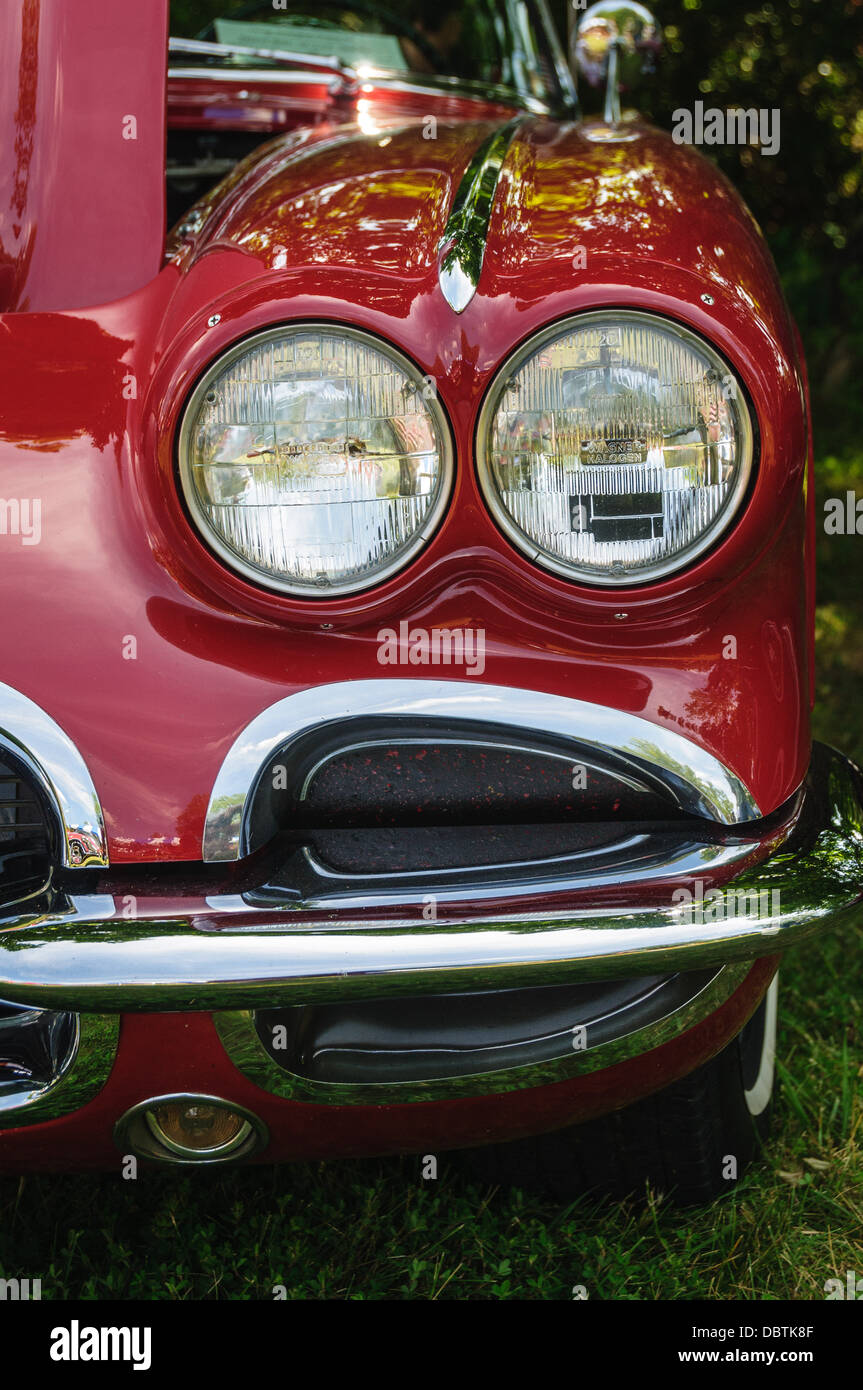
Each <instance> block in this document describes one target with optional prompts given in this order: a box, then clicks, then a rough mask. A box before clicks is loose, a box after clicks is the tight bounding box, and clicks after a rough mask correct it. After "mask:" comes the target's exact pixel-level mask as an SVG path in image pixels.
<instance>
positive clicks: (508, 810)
mask: <svg viewBox="0 0 863 1390" xmlns="http://www.w3.org/2000/svg"><path fill="white" fill-rule="evenodd" d="M574 18H575V19H576V21H577V28H576V29H575V32H574V34H573V45H572V47H573V54H574V60H573V61H574V67H575V68H576V69H577V70H580V72H581V73H582V74H584V78H585V80H593V81H596V82H599V83H600V84H604V86H605V109H604V112H603V116H602V117H601V118H600V117H596V118H592V119H586V118H584V117H583V116H582V115H581V113H580V109H579V104H578V98H577V93H576V86H575V83H574V79H573V76H572V70H571V68H570V66H569V64H568V62H567V59H566V57H565V54H564V50H563V45H562V43H561V41H560V40H559V38H558V36H557V34H556V32H555V30H554V27H553V25H552V23H551V20H550V18H549V13H548V10H547V7H546V4H545V0H495V2H494V3H493V0H463V3H452V2H451V0H404V2H403V3H396V0H388V3H378V2H377V0H347V2H346V3H329V0H314V3H312V2H311V0H285V3H263V4H251V5H249V6H247V7H246V10H245V11H244V12H241V13H239V14H237V13H236V12H235V13H234V14H233V16H232V17H231V18H229V19H225V20H219V19H216V20H215V21H214V22H213V23H212V24H211V25H210V26H208V29H207V30H206V31H205V32H204V33H203V34H202V35H201V36H199V38H198V39H195V40H187V39H183V40H176V39H171V40H170V41H169V40H168V6H167V3H164V0H149V3H148V4H147V5H145V6H140V5H135V6H130V5H120V4H117V3H116V0H62V2H61V0H5V3H4V4H3V6H2V14H0V37H2V43H0V68H2V78H3V80H2V82H0V130H2V133H3V136H4V139H3V141H2V150H0V171H2V185H3V186H2V199H0V311H2V317H0V329H2V332H0V382H2V398H0V494H2V496H0V547H2V552H3V564H2V568H0V604H2V614H3V644H2V670H0V678H2V684H0V757H2V764H3V767H2V777H0V851H2V853H0V1001H2V1002H0V1168H2V1169H4V1170H6V1171H7V1172H9V1171H11V1172H16V1171H19V1172H20V1171H27V1170H40V1169H41V1170H60V1169H88V1168H90V1169H99V1168H102V1169H104V1168H112V1167H117V1168H119V1166H120V1165H121V1164H122V1163H124V1162H128V1161H129V1160H130V1159H131V1158H134V1159H136V1160H145V1161H152V1162H161V1163H165V1164H179V1165H189V1166H191V1165H196V1164H197V1165H214V1164H229V1163H240V1162H246V1161H250V1162H254V1163H270V1162H273V1161H278V1160H288V1159H302V1158H331V1157H332V1158H338V1157H348V1156H352V1155H368V1154H386V1153H417V1154H420V1155H423V1156H426V1158H428V1157H430V1156H432V1155H437V1154H439V1153H440V1152H442V1151H444V1150H456V1149H462V1150H468V1151H470V1152H471V1153H472V1155H473V1161H474V1162H475V1164H476V1165H477V1166H478V1167H479V1169H480V1171H482V1172H485V1173H487V1174H489V1175H492V1176H496V1177H500V1178H509V1179H512V1180H516V1181H527V1180H537V1179H539V1180H542V1181H544V1182H547V1183H550V1184H551V1185H552V1186H553V1187H554V1188H555V1189H556V1190H557V1191H559V1192H560V1193H562V1194H568V1193H570V1192H574V1191H579V1190H583V1189H585V1188H591V1187H592V1188H596V1187H599V1188H602V1189H604V1190H605V1191H609V1192H614V1193H621V1192H628V1191H631V1190H633V1189H636V1188H639V1187H641V1186H642V1185H643V1184H644V1182H645V1181H649V1182H651V1183H653V1184H654V1185H655V1186H659V1187H662V1188H664V1189H666V1190H668V1189H673V1190H674V1192H675V1193H676V1195H677V1198H678V1199H679V1200H681V1201H695V1200H703V1199H707V1198H710V1197H712V1196H713V1195H715V1194H717V1193H721V1192H723V1191H725V1190H727V1189H728V1188H729V1187H730V1186H733V1182H734V1180H735V1178H736V1177H737V1176H739V1174H740V1173H742V1171H743V1169H744V1167H745V1165H746V1163H747V1161H748V1160H749V1159H750V1157H751V1156H752V1154H753V1153H754V1151H755V1149H756V1146H757V1142H758V1139H759V1136H760V1135H762V1134H763V1133H764V1130H765V1126H766V1121H767V1117H768V1114H769V1108H770V1101H771V1094H772V1084H773V1058H774V1042H775V1033H776V970H777V965H778V961H779V958H780V954H781V952H782V951H784V950H785V949H786V948H787V947H788V946H791V945H793V944H794V943H795V942H797V941H799V940H800V939H802V938H804V937H807V936H813V935H814V936H817V935H818V934H820V933H824V932H829V931H832V930H833V929H834V927H835V926H836V924H837V923H838V922H840V921H842V920H843V919H844V918H847V917H850V916H854V915H855V914H858V913H859V911H860V902H861V891H863V862H861V860H863V820H861V777H860V773H859V772H858V770H857V769H856V768H855V767H854V766H853V765H852V764H851V763H849V762H848V761H847V759H845V758H844V757H842V756H841V755H840V754H839V753H836V752H834V751H832V750H830V749H827V748H825V747H821V746H818V745H815V746H813V745H812V742H811V737H810V709H811V701H812V690H813V611H814V609H813V604H814V597H813V595H814V547H813V539H814V520H813V506H812V503H813V498H812V476H811V468H812V464H811V444H810V427H809V413H808V406H807V388H806V376H805V368H804V362H803V356H802V352H801V346H800V341H799V337H798V334H797V332H796V330H795V327H794V324H793V323H792V321H791V319H790V317H789V313H788V309H787V307H786V304H785V301H784V298H783V295H782V291H781V288H780V286H779V284H778V281H777V276H776V272H775V269H774V266H773V263H772V261H771V258H770V255H769V252H768V250H767V247H766V245H765V242H764V240H763V238H762V236H761V234H760V232H759V230H758V228H757V226H756V225H755V223H754V221H753V219H752V217H751V215H750V214H749V212H748V211H747V209H746V208H745V207H744V206H743V204H742V203H741V201H740V199H739V198H738V196H737V194H736V193H735V191H734V189H733V188H732V187H731V186H730V184H729V183H728V182H727V181H726V179H725V178H724V177H723V176H722V175H721V174H720V173H719V172H718V171H717V168H716V167H715V165H714V164H712V163H711V162H710V161H709V160H708V159H706V158H704V157H703V156H702V155H701V154H700V153H699V152H698V151H697V150H696V149H694V148H692V147H691V146H689V145H687V144H686V143H685V141H678V138H677V136H676V135H674V136H672V134H671V133H670V132H669V133H666V132H663V131H661V130H658V129H656V128H654V127H652V126H650V125H648V124H645V123H644V122H642V121H641V120H640V119H639V118H638V116H637V115H635V113H633V112H631V111H629V110H626V109H624V110H621V106H620V90H621V87H623V89H624V90H625V89H626V88H627V86H628V84H629V83H630V82H631V80H632V75H633V73H634V72H635V71H636V70H637V69H640V68H642V67H644V66H646V65H649V64H650V63H651V62H652V59H653V56H654V54H655V52H656V49H657V48H658V45H659V39H660V35H659V31H658V28H657V26H656V25H655V24H654V22H653V21H652V19H651V17H650V15H649V14H648V13H647V12H646V11H645V10H644V9H643V8H642V7H641V6H638V5H634V4H617V3H603V4H600V5H597V6H594V7H593V9H592V10H589V11H587V12H586V13H583V14H582V13H576V14H575V16H574ZM166 151H167V153H166ZM166 226H173V228H174V230H173V231H172V232H171V233H170V235H167V237H166Z"/></svg>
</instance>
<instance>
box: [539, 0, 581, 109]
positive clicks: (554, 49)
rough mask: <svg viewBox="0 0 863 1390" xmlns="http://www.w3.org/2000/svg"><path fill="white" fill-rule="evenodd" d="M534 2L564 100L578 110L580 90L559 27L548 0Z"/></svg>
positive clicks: (570, 106)
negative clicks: (561, 39) (553, 17)
mask: <svg viewBox="0 0 863 1390" xmlns="http://www.w3.org/2000/svg"><path fill="white" fill-rule="evenodd" d="M534 3H535V5H536V8H537V12H538V13H539V22H540V27H541V28H542V31H543V34H544V35H545V41H546V43H547V44H548V48H549V52H550V53H551V58H552V62H553V63H554V70H555V72H556V74H557V80H558V82H559V83H560V90H561V91H562V92H563V97H564V101H565V103H566V105H567V107H568V108H569V110H570V111H573V112H576V111H577V110H578V90H577V88H576V85H575V78H574V77H573V75H572V72H571V70H570V66H569V63H568V62H567V61H566V54H565V53H564V50H563V44H562V43H561V41H560V36H559V35H558V32H557V27H556V25H555V22H554V20H553V19H552V17H551V11H550V9H549V8H548V0H534Z"/></svg>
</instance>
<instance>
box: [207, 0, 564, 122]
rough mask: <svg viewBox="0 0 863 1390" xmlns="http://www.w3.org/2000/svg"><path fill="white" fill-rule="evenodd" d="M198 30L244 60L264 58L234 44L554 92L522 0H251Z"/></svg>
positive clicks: (538, 33)
mask: <svg viewBox="0 0 863 1390" xmlns="http://www.w3.org/2000/svg"><path fill="white" fill-rule="evenodd" d="M198 37H199V38H201V39H205V40H209V41H211V42H215V43H217V44H219V45H224V47H225V58H224V61H225V62H230V63H231V64H232V65H238V66H241V67H261V66H267V65H268V64H267V60H266V59H263V58H261V57H260V56H252V55H250V54H245V55H244V54H240V53H237V52H236V49H238V48H240V49H243V48H249V49H258V50H260V49H271V50H287V51H288V52H290V53H291V54H296V55H298V56H299V55H302V54H308V55H309V57H310V59H311V58H313V57H319V58H320V57H325V58H332V59H336V60H337V61H338V62H339V63H340V64H342V65H344V66H346V67H349V68H353V69H356V68H359V69H360V70H363V69H367V70H370V71H371V72H382V73H397V74H400V75H409V76H411V77H412V78H413V79H414V80H417V78H418V77H420V75H424V76H425V77H426V79H428V78H431V79H435V78H457V79H460V80H462V81H467V82H477V83H482V84H484V85H487V86H495V87H496V86H506V87H513V88H516V89H517V90H519V91H522V92H525V91H526V92H528V93H530V95H532V96H534V97H536V98H538V99H539V100H548V99H549V97H555V96H556V95H557V81H556V73H555V67H554V58H553V55H552V54H551V53H550V51H549V48H548V43H547V38H546V35H545V34H544V33H543V32H542V27H541V26H540V25H538V24H537V22H536V14H535V11H534V5H533V4H532V3H527V0H508V2H507V3H501V0H391V3H389V4H378V3H377V0H353V3H352V4H349V5H340V4H328V3H326V2H325V0H324V3H321V0H286V4H285V7H284V8H281V7H280V8H279V10H278V11H276V12H274V10H273V6H272V3H271V2H270V3H266V4H260V5H257V4H252V5H248V6H246V7H245V8H243V9H240V10H239V11H236V12H235V13H234V14H232V15H229V16H227V17H226V18H224V19H214V20H213V21H212V23H211V24H208V25H207V27H206V29H205V30H203V31H202V32H201V33H200V34H199V35H198ZM232 50H233V51H232Z"/></svg>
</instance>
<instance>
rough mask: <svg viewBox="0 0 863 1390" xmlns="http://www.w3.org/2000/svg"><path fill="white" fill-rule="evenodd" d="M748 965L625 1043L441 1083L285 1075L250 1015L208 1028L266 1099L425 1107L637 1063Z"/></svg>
mask: <svg viewBox="0 0 863 1390" xmlns="http://www.w3.org/2000/svg"><path fill="white" fill-rule="evenodd" d="M752 964H753V962H751V961H745V962H739V963H737V964H735V965H727V966H723V967H721V968H720V969H719V970H718V971H717V973H716V974H715V975H714V976H713V978H712V979H711V980H709V981H708V982H707V983H706V984H705V985H703V986H702V988H701V989H700V990H698V992H697V993H696V994H695V995H693V997H692V998H690V999H688V1000H687V1001H686V1002H685V1003H684V1004H682V1005H680V1006H679V1007H677V1008H675V1009H672V1010H671V1012H669V1013H667V1014H665V1015H664V1017H662V1018H659V1019H656V1020H654V1021H653V1022H652V1023H649V1024H647V1025H646V1026H645V1027H642V1028H637V1029H635V1030H633V1031H632V1032H630V1033H625V1034H624V1035H623V1036H622V1037H619V1038H612V1039H609V1041H608V1042H605V1043H598V1044H597V1045H596V1046H595V1047H586V1048H584V1049H583V1050H581V1051H576V1050H574V1049H573V1050H572V1051H571V1052H570V1053H568V1054H567V1056H565V1057H556V1058H554V1059H552V1060H549V1061H544V1062H535V1063H533V1064H530V1065H526V1066H524V1065H523V1066H519V1067H506V1068H501V1069H498V1070H496V1071H487V1072H475V1073H474V1074H473V1075H471V1076H460V1077H447V1078H441V1079H439V1080H426V1081H396V1082H364V1083H357V1084H350V1083H346V1082H335V1083H333V1082H322V1081H311V1080H309V1079H308V1078H307V1077H302V1076H297V1075H296V1074H295V1073H292V1072H289V1071H286V1070H283V1069H282V1068H281V1067H280V1066H278V1064H277V1063H276V1062H274V1061H273V1059H272V1057H270V1056H269V1055H268V1053H267V1050H266V1048H265V1047H264V1045H263V1043H262V1042H261V1040H260V1038H259V1037H258V1034H257V1031H256V1029H255V1022H254V1015H253V1011H252V1010H248V1009H246V1010H235V1011H232V1012H227V1013H216V1014H214V1015H213V1022H214V1023H215V1025H216V1030H217V1032H218V1034H219V1037H220V1039H221V1041H222V1045H223V1047H224V1049H225V1051H226V1052H227V1054H228V1056H229V1057H230V1059H231V1061H232V1062H233V1064H234V1066H235V1067H236V1068H237V1070H238V1071H241V1072H242V1073H243V1075H244V1076H245V1077H247V1078H248V1079H249V1081H252V1082H254V1084H255V1085H256V1086H260V1088H261V1090H263V1091H267V1092H268V1093H269V1094H270V1095H275V1096H279V1097H282V1098H284V1099H287V1100H295V1101H305V1102H310V1103H312V1104H314V1105H402V1104H406V1103H407V1104H409V1103H411V1102H417V1101H419V1102H422V1101H428V1100H452V1099H455V1098H464V1097H468V1096H487V1095H499V1094H501V1093H503V1092H508V1091H521V1090H525V1089H527V1088H528V1087H531V1086H550V1085H553V1084H554V1083H555V1082H557V1081H567V1080H569V1079H570V1078H571V1077H574V1076H584V1075H586V1074H587V1073H589V1072H594V1071H602V1070H603V1068H605V1067H613V1066H617V1065H618V1063H620V1062H625V1061H627V1060H628V1059H629V1058H631V1057H638V1056H640V1055H641V1054H642V1053H645V1052H649V1051H651V1050H652V1049H653V1048H655V1047H661V1046H662V1045H663V1044H664V1043H667V1042H671V1041H672V1040H673V1039H674V1038H677V1037H679V1036H680V1034H681V1033H685V1032H686V1031H687V1029H689V1028H694V1027H695V1026H696V1024H698V1023H700V1022H701V1021H702V1020H703V1019H705V1018H707V1017H708V1016H709V1015H710V1014H712V1013H714V1012H715V1011H716V1010H717V1009H719V1008H721V1007H722V1005H723V1004H724V1003H725V1002H726V1001H727V1000H728V999H730V998H731V996H732V994H734V992H735V990H737V989H739V987H740V985H741V984H742V983H743V981H744V980H745V979H746V976H747V975H748V974H749V972H750V970H751V968H752Z"/></svg>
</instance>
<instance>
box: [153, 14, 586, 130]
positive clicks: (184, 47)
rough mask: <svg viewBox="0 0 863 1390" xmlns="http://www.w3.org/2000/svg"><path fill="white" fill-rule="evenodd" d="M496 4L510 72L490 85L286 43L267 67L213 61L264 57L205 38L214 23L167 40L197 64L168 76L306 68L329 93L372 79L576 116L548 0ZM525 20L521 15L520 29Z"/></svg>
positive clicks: (289, 73) (283, 75) (172, 50)
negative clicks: (356, 61) (544, 62)
mask: <svg viewBox="0 0 863 1390" xmlns="http://www.w3.org/2000/svg"><path fill="white" fill-rule="evenodd" d="M500 7H501V9H502V11H503V13H504V15H505V17H506V32H507V38H508V40H509V43H510V49H509V55H508V56H509V58H510V61H511V66H512V72H513V82H512V83H511V84H510V83H490V82H484V81H482V80H481V79H471V78H464V77H459V76H452V75H448V74H438V73H427V72H416V73H414V72H411V71H410V69H408V68H403V69H396V68H382V67H377V66H376V65H373V64H362V65H361V66H360V71H355V70H354V69H353V68H351V67H350V65H348V64H346V63H342V62H340V61H339V60H338V59H335V58H333V57H330V56H328V55H326V54H321V55H313V54H304V53H294V52H292V51H291V50H288V49H285V50H279V49H276V48H274V49H272V50H269V52H271V53H272V55H273V66H272V67H259V68H257V69H256V68H254V67H253V66H245V67H244V66H238V65H236V64H226V63H223V64H218V62H217V61H215V60H217V59H218V58H219V57H220V56H221V55H222V54H223V53H224V54H228V53H234V54H236V55H238V56H241V55H242V54H243V53H248V56H249V58H250V59H254V57H255V56H257V57H258V59H259V61H261V60H264V57H265V55H266V54H267V52H268V50H266V49H259V50H256V49H251V48H250V49H248V50H246V49H242V48H240V47H233V48H232V47H231V46H230V45H226V44H218V43H215V42H213V41H212V40H204V38H203V36H204V35H205V34H207V33H208V31H210V30H212V27H213V26H212V22H211V23H210V24H208V25H207V26H205V28H204V29H203V30H201V32H200V34H199V35H197V36H196V38H195V39H192V40H187V39H181V38H174V37H172V38H171V40H170V46H169V55H174V54H176V55H177V56H178V57H179V56H181V55H183V56H190V57H197V58H199V59H200V60H201V64H200V67H198V66H189V67H186V66H183V67H179V66H169V69H168V76H169V77H171V78H180V79H183V78H186V79H188V78H194V77H200V76H203V75H205V74H206V73H207V72H214V73H215V72H218V73H219V76H220V77H222V78H224V77H228V76H230V77H231V78H234V77H236V78H238V79H242V80H246V81H248V80H249V79H250V78H256V79H258V80H260V79H268V80H271V81H273V80H275V81H279V80H282V81H286V82H290V81H292V80H296V78H297V76H298V75H299V74H300V73H301V72H302V71H305V72H306V73H312V74H313V75H314V76H315V77H316V78H318V79H319V80H321V81H324V82H328V83H329V85H330V90H331V91H332V93H333V95H342V94H346V93H350V92H352V91H355V90H357V89H358V86H359V83H360V81H371V82H374V83H376V84H380V85H381V86H382V87H386V88H389V89H392V90H395V91H415V92H417V93H424V94H427V95H429V96H447V95H450V96H451V95H463V96H465V97H467V98H469V99H473V100H478V101H483V100H484V101H488V100H492V101H496V102H502V103H505V104H510V105H512V104H515V105H518V106H520V107H522V108H523V109H524V110H526V111H529V112H534V113H536V114H540V115H547V114H560V115H563V114H567V115H574V114H575V113H576V112H577V110H578V98H577V95H576V89H575V82H574V80H573V77H572V74H571V72H570V69H569V65H568V64H567V61H566V57H565V55H564V51H563V47H562V44H561V41H560V38H559V36H558V33H557V29H556V28H555V25H554V20H553V19H552V17H551V12H550V10H549V7H548V0H500ZM523 20H526V25H525V28H524V29H523V27H522V24H523ZM525 30H526V33H525ZM526 37H531V38H532V39H533V43H532V45H531V46H530V47H529V46H528V44H527V43H526V42H525V39H526ZM538 45H543V46H544V48H545V50H546V55H547V59H548V60H550V64H551V68H552V72H553V80H552V82H551V83H549V81H548V79H547V77H546V74H545V73H544V72H543V71H542V67H541V65H540V63H539V61H538V59H539V49H538ZM531 48H532V51H531ZM282 52H283V53H284V57H283V58H282V59H281V61H279V57H278V55H279V54H280V53H282ZM536 82H539V83H541V84H542V86H543V87H544V89H545V91H544V94H543V95H542V96H537V95H536V92H535V90H534V89H533V86H534V83H536Z"/></svg>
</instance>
